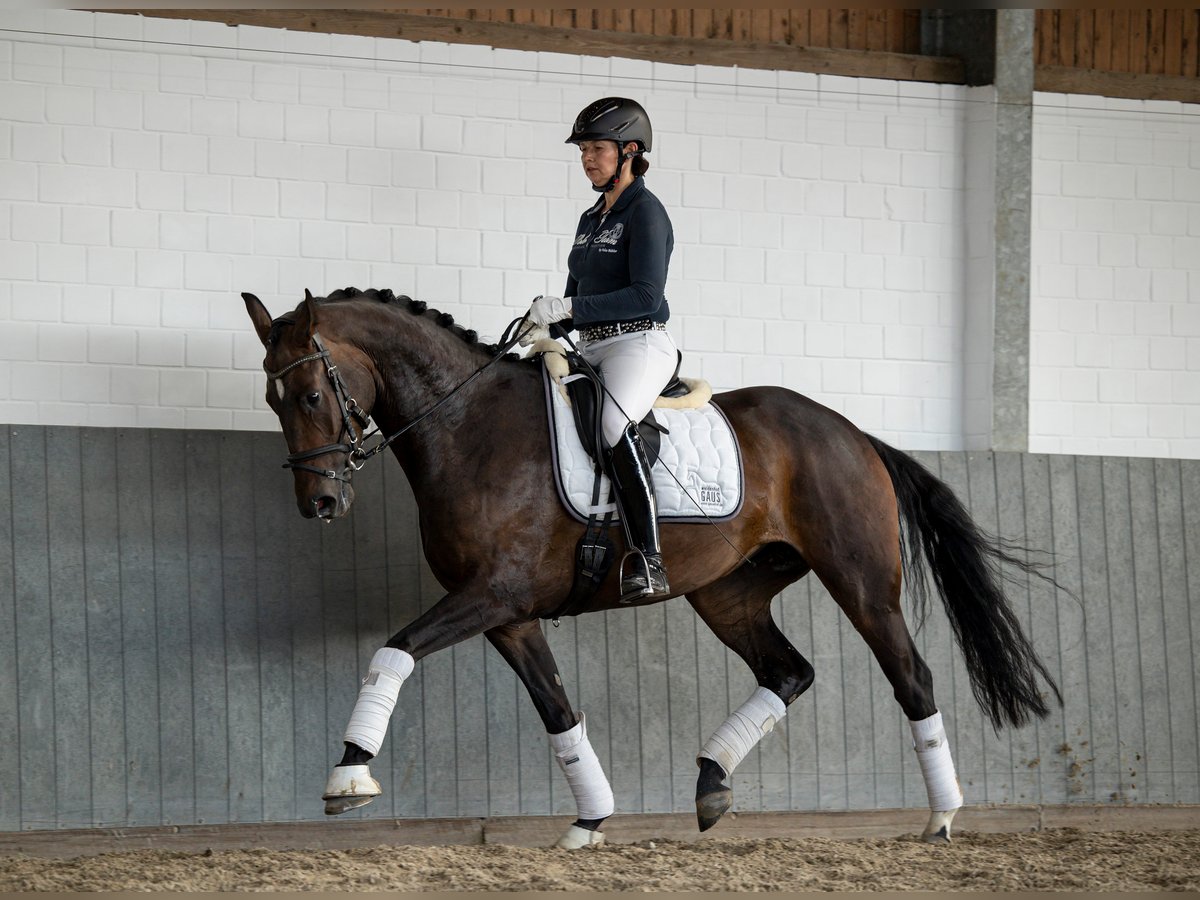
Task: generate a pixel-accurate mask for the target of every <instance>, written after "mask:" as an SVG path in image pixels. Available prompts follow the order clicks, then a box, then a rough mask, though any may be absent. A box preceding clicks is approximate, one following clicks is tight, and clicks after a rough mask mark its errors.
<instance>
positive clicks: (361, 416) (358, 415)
mask: <svg viewBox="0 0 1200 900" xmlns="http://www.w3.org/2000/svg"><path fill="white" fill-rule="evenodd" d="M526 320H527V316H521V317H520V318H519V319H513V320H512V322H510V323H509V324H508V327H507V328H506V329H504V334H503V335H501V337H500V345H499V347H498V348H497V349H496V352H495V354H494V355H493V356H492V358H491V359H489V360H488V361H487V362H486V363H484V364H483V365H482V366H480V367H479V368H478V369H476V370H475V371H474V372H472V373H471V374H470V375H468V376H467V377H466V378H464V379H463V380H462V381H460V382H459V383H458V384H457V385H455V386H454V387H453V388H451V390H450V392H449V393H448V394H446V395H445V396H444V397H442V398H441V399H440V400H438V401H437V402H436V403H434V404H433V406H431V407H429V409H427V410H425V412H423V413H421V414H420V415H419V416H417V417H416V418H415V419H413V420H412V421H411V422H409V423H408V424H407V425H405V426H404V427H403V428H401V429H400V430H399V431H396V432H394V433H393V434H390V435H388V436H387V437H386V438H383V439H382V440H380V441H379V443H377V444H375V445H374V446H373V447H364V446H363V444H364V442H365V441H367V440H368V439H369V438H372V437H374V436H375V435H377V434H379V433H380V432H379V429H376V430H375V431H372V432H371V433H370V434H363V433H362V432H363V431H365V430H366V428H367V426H368V424H369V423H370V419H371V417H370V414H369V413H367V412H366V411H364V410H363V408H362V407H360V406H359V405H358V401H357V400H355V399H354V398H353V397H351V396H350V392H349V391H348V390H347V389H346V384H345V382H344V381H342V376H341V374H340V373H339V372H338V367H337V366H336V365H335V364H334V363H333V360H332V357H331V356H330V354H329V350H328V349H327V348H326V347H325V345H324V344H323V343H322V342H321V336H320V335H319V334H317V333H315V332H314V333H313V336H312V341H313V344H314V346H316V348H317V352H316V353H309V354H308V355H307V356H302V357H300V358H299V359H295V360H292V362H290V363H288V364H287V365H286V366H284V367H283V368H282V369H280V370H279V371H278V372H271V371H269V370H267V369H266V366H265V365H264V366H263V369H264V371H266V372H267V378H268V380H271V381H277V380H278V379H280V378H282V377H283V376H284V375H286V374H287V373H288V372H290V371H291V370H292V369H294V368H296V367H297V366H301V365H304V364H305V363H309V362H313V361H315V360H324V362H325V374H326V375H327V376H328V378H329V382H330V384H331V385H332V386H333V392H334V395H335V396H336V397H337V401H338V407H339V409H340V410H341V413H342V431H341V433H340V434H339V435H338V442H337V443H335V444H326V445H325V446H323V447H315V448H313V449H312V450H301V451H299V452H297V453H292V454H291V455H289V456H288V458H287V462H285V463H284V464H283V468H285V469H302V470H304V471H305V472H312V473H314V474H316V475H320V476H322V477H324V478H332V479H334V480H336V481H341V482H349V481H350V478H351V476H352V475H353V473H354V472H357V471H358V470H359V469H361V468H362V467H363V466H364V465H366V462H367V460H368V459H370V458H371V457H372V456H375V455H376V454H378V453H382V452H383V451H384V450H385V449H386V448H387V447H388V445H389V444H391V443H392V442H393V441H395V440H396V439H397V438H399V437H401V436H402V435H404V434H405V433H406V432H408V431H409V430H410V429H412V428H415V427H416V426H417V425H419V424H421V422H423V421H425V419H427V418H429V417H430V416H431V415H433V414H434V413H435V412H437V411H438V410H439V409H441V407H442V406H444V405H445V404H446V403H447V402H448V401H449V400H450V399H451V398H452V397H453V396H454V395H455V394H457V393H458V392H459V391H461V390H462V389H463V388H465V387H466V386H467V385H469V384H470V383H471V382H472V381H474V380H475V379H476V378H478V377H479V376H480V375H482V374H483V373H484V372H485V371H487V369H488V368H490V367H491V366H492V364H494V363H495V362H496V360H498V359H502V358H503V357H504V355H505V354H506V353H508V352H509V351H510V350H511V349H512V348H513V347H515V346H516V345H517V342H518V341H519V340H520V339H521V336H522V335H523V334H524V331H525V329H524V328H522V327H521V326H522V325H524V324H525V322H526ZM355 422H357V423H358V424H359V428H360V429H361V431H358V430H355V428H354V423H355ZM346 435H349V442H346V441H344V440H343V437H345V436H346ZM326 453H345V454H346V466H345V468H344V469H342V471H341V472H338V471H337V470H335V469H318V468H317V467H316V466H311V465H308V464H307V460H310V459H314V458H316V457H318V456H323V455H325V454H326Z"/></svg>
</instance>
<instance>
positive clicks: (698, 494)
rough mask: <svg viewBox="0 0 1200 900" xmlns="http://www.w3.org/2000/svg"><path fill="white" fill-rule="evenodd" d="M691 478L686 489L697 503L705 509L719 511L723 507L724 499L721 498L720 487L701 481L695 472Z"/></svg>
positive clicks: (714, 483)
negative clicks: (689, 490) (688, 489)
mask: <svg viewBox="0 0 1200 900" xmlns="http://www.w3.org/2000/svg"><path fill="white" fill-rule="evenodd" d="M691 476H692V477H691V481H690V483H689V484H688V487H689V488H690V489H691V491H692V496H693V497H695V498H696V502H697V503H699V504H700V505H701V506H703V507H705V508H706V509H721V508H722V507H723V506H724V505H725V498H724V497H722V496H721V485H719V484H717V483H716V482H708V481H701V480H700V476H699V475H697V474H696V473H695V472H692V473H691Z"/></svg>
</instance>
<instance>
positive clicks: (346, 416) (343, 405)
mask: <svg viewBox="0 0 1200 900" xmlns="http://www.w3.org/2000/svg"><path fill="white" fill-rule="evenodd" d="M312 342H313V345H314V346H315V347H316V348H317V352H316V353H310V354H308V355H307V356H302V357H300V358H299V359H295V360H292V361H291V362H290V363H288V364H287V365H286V366H284V367H283V368H282V369H280V370H279V371H278V372H272V371H270V370H268V369H267V367H266V366H265V365H264V366H263V370H264V371H265V372H266V373H267V379H268V380H269V381H278V380H279V379H280V378H282V377H283V376H284V375H286V374H287V373H288V372H290V371H292V369H294V368H296V367H297V366H302V365H304V364H305V363H308V362H312V361H313V360H317V359H320V360H324V362H325V374H326V376H328V378H329V383H330V384H331V385H332V386H333V393H334V396H335V397H336V398H337V404H338V409H339V411H340V412H341V414H342V430H341V433H340V434H338V443H336V444H326V445H325V446H323V447H314V448H313V449H312V450H301V451H300V452H298V453H293V454H291V455H290V456H288V458H287V462H285V463H284V464H283V468H285V469H302V470H303V471H305V472H312V473H313V474H315V475H320V476H322V477H323V478H333V479H335V480H337V481H342V482H349V481H350V476H351V474H352V473H353V472H354V471H355V470H357V469H361V468H362V465H361V464H359V465H357V466H356V465H355V464H354V457H355V455H356V452H357V451H358V450H359V447H360V446H361V445H362V442H363V432H364V431H366V428H367V425H368V424H369V423H370V421H371V417H370V416H369V415H368V414H367V413H366V412H365V411H364V410H363V408H362V407H361V406H359V405H358V401H357V400H355V399H354V398H353V397H351V396H350V392H349V391H348V390H347V389H346V383H345V382H344V381H342V375H341V373H340V372H339V371H338V367H337V366H336V365H334V363H333V360H332V358H331V357H330V355H329V350H328V348H326V346H325V344H324V343H322V341H321V336H320V335H319V334H316V333H315V332H314V333H313V336H312ZM356 422H357V423H358V428H357V429H356V428H355V427H354V424H355V423H356ZM347 438H348V439H347ZM326 453H345V454H346V466H345V468H344V469H342V471H341V472H338V471H337V470H336V469H318V468H317V467H316V466H310V465H308V464H307V462H306V460H310V459H315V458H316V457H318V456H324V455H325V454H326Z"/></svg>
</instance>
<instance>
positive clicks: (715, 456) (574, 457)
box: [542, 365, 742, 522]
mask: <svg viewBox="0 0 1200 900" xmlns="http://www.w3.org/2000/svg"><path fill="white" fill-rule="evenodd" d="M542 379H543V381H544V383H545V386H546V407H547V410H548V412H549V418H550V448H551V453H552V455H553V457H554V459H553V469H554V480H555V485H556V487H557V488H558V496H559V499H561V500H562V502H563V505H564V506H566V508H567V510H568V512H570V513H571V515H572V516H574V517H575V518H576V519H578V520H579V521H581V522H586V521H587V516H588V507H589V506H591V502H592V487H593V484H594V480H595V471H594V467H593V463H592V459H591V457H590V456H588V455H587V452H586V451H585V450H584V449H583V444H582V443H581V442H580V440H579V432H578V431H577V430H576V428H575V418H574V416H572V414H571V407H570V406H569V405H568V403H567V400H566V398H565V397H564V396H563V391H562V390H560V388H559V386H558V384H557V383H556V382H555V380H554V376H552V375H551V374H550V372H549V371H548V370H547V368H546V366H545V365H543V367H542ZM651 415H653V416H654V419H655V421H656V422H658V424H659V425H661V426H662V427H663V428H666V429H667V431H668V433H667V434H664V435H663V436H662V444H661V445H660V446H659V449H658V462H656V463H655V464H654V467H653V469H652V470H651V474H652V475H653V477H654V490H655V495H656V497H657V499H658V518H659V520H660V521H671V522H707V521H710V520H714V521H721V520H723V519H730V518H732V517H733V516H736V515H737V514H738V512H739V511H740V510H741V508H742V457H741V451H740V450H739V449H738V442H737V437H736V436H735V435H734V433H733V429H732V428H731V427H730V426H729V420H728V419H726V418H725V414H724V413H723V412H721V410H720V409H718V408H717V407H716V406H715V405H713V404H712V403H705V404H704V405H703V406H700V407H697V408H696V409H658V408H656V409H654V411H653V412H652V413H651ZM611 502H612V486H611V485H610V484H609V480H608V476H607V475H605V476H603V477H602V479H601V484H600V504H601V505H602V506H603V505H604V504H606V503H611ZM616 518H617V517H616V516H615V515H614V519H616Z"/></svg>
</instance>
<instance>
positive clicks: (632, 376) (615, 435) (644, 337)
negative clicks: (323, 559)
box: [579, 331, 679, 447]
mask: <svg viewBox="0 0 1200 900" xmlns="http://www.w3.org/2000/svg"><path fill="white" fill-rule="evenodd" d="M579 352H580V353H582V354H583V358H584V359H586V360H587V361H588V362H589V363H591V364H592V365H593V366H594V367H595V368H597V369H599V370H600V374H601V375H603V376H604V385H605V387H606V388H607V389H608V394H606V395H605V397H604V404H603V406H602V407H601V411H600V420H601V421H600V425H601V428H602V429H603V431H604V441H605V443H606V444H608V446H610V447H611V446H613V445H614V444H616V442H617V440H618V439H619V438H620V437H621V432H623V431H624V430H625V426H626V425H628V424H629V422H630V421H633V422H640V421H641V420H642V419H643V418H644V417H645V415H646V413H648V412H650V409H651V408H652V407H653V406H654V401H655V400H657V399H658V395H659V393H660V392H661V391H662V389H663V388H664V387H666V386H667V379H669V378H670V377H671V375H672V373H673V372H674V371H675V363H676V362H677V361H678V358H679V357H678V351H677V350H676V348H675V341H674V340H673V339H672V338H671V333H670V332H669V331H636V332H634V333H633V334H619V335H617V336H616V337H610V338H605V339H604V340H602V341H590V342H583V343H580V344H579ZM614 400H615V401H616V402H615V403H614V402H613V401H614Z"/></svg>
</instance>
